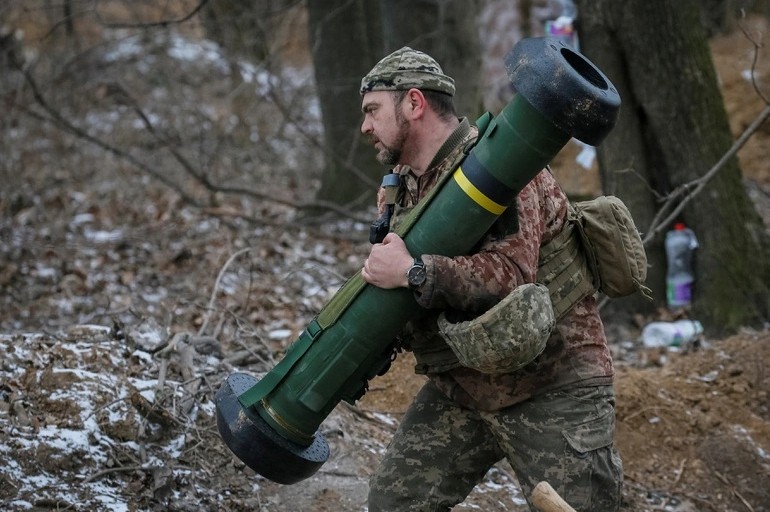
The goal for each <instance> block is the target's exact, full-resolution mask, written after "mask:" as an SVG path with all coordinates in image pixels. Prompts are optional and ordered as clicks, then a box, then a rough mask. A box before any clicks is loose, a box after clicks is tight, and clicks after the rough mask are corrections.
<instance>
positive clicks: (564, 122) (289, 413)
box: [216, 38, 620, 483]
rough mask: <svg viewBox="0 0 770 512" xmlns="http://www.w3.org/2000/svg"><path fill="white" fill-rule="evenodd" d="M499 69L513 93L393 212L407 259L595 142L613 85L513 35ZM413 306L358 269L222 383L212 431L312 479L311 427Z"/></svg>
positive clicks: (350, 393)
mask: <svg viewBox="0 0 770 512" xmlns="http://www.w3.org/2000/svg"><path fill="white" fill-rule="evenodd" d="M506 65H507V68H508V71H509V76H510V78H511V81H512V83H513V85H514V87H515V88H516V89H517V91H518V94H516V96H514V98H513V99H512V100H511V102H510V103H509V104H508V105H507V106H506V107H505V108H504V109H503V110H502V111H501V112H500V114H499V115H498V116H497V117H495V118H492V119H491V120H490V119H489V118H488V117H483V118H481V119H480V121H483V123H484V124H486V122H487V121H488V126H486V127H485V129H484V130H483V133H482V134H480V138H479V140H478V142H477V143H476V145H475V146H474V147H473V148H472V149H471V151H470V152H469V154H468V155H467V156H466V157H465V158H464V159H463V161H462V162H461V163H460V165H459V166H458V167H457V168H456V169H455V170H454V171H453V172H451V173H449V175H448V176H447V177H446V179H445V180H443V181H442V182H441V183H440V184H438V185H437V186H436V187H435V188H434V190H433V191H432V193H431V194H430V195H429V196H428V197H426V198H425V199H423V200H422V201H421V202H420V204H418V206H417V207H416V208H414V209H413V210H412V212H411V213H410V214H409V215H408V216H407V217H406V218H405V219H404V222H403V224H402V227H401V229H400V230H399V231H400V232H399V234H400V235H401V236H402V237H403V238H404V242H405V243H406V246H407V248H408V249H409V251H410V252H411V253H412V254H440V255H444V256H457V255H462V254H467V253H468V251H470V249H471V248H472V247H473V246H475V245H476V244H477V243H478V241H479V240H480V239H481V238H482V237H483V236H484V234H485V233H486V232H487V230H488V229H489V228H490V227H491V226H492V224H493V223H494V222H495V220H496V219H497V217H498V216H499V215H500V214H501V213H502V212H503V211H504V210H505V209H506V208H507V207H508V206H510V205H511V204H513V201H515V198H516V194H518V193H519V192H520V191H521V189H522V188H523V187H524V186H525V185H526V184H527V183H528V182H529V181H530V180H531V179H532V178H533V177H534V176H535V175H537V174H538V173H539V172H540V171H541V170H542V169H543V167H545V166H546V165H547V164H548V162H549V161H550V160H551V159H552V158H553V157H554V156H556V154H557V153H558V152H559V151H560V150H561V148H562V147H563V146H564V145H565V144H566V143H567V142H568V141H569V139H570V138H571V137H572V136H574V135H577V136H580V137H581V138H582V139H583V140H586V141H590V142H591V143H593V144H598V142H600V141H601V139H603V137H604V136H605V135H606V134H607V133H608V132H609V130H610V129H611V127H612V125H613V124H614V121H615V118H616V116H617V111H618V109H619V106H620V98H619V97H618V95H617V92H616V91H615V89H614V88H613V87H612V84H611V83H610V82H609V80H607V79H606V77H604V75H603V74H602V73H601V72H600V71H599V70H598V69H597V68H595V67H594V66H593V64H591V63H590V62H589V61H587V60H586V59H585V58H584V57H582V56H580V55H579V54H577V53H575V52H574V50H572V49H571V48H569V47H567V46H566V45H564V44H563V43H560V42H558V41H556V40H549V39H545V38H535V39H528V40H527V39H525V40H522V41H521V42H520V43H519V44H517V46H516V47H515V48H514V50H513V51H512V52H511V53H510V54H509V55H508V57H507V58H506ZM533 81H535V82H537V83H531V82H533ZM533 91H534V92H533ZM565 94H566V95H571V96H570V97H567V98H564V97H563V96H564V95H565ZM551 96H554V97H551ZM575 105H578V107H576V106H575ZM567 130H569V131H567ZM418 311H419V305H418V304H417V303H416V301H415V299H414V296H413V292H412V291H411V290H407V289H394V290H385V289H381V288H377V287H375V286H372V285H369V284H367V283H366V282H365V281H364V280H363V278H362V277H361V275H360V272H359V273H357V274H356V275H354V276H353V277H352V278H350V279H349V280H348V281H347V282H346V283H345V285H344V286H343V287H342V288H341V289H340V290H339V291H338V292H337V293H336V294H335V295H334V297H332V299H331V300H330V302H329V303H328V304H327V305H326V306H325V307H324V308H323V309H322V310H321V312H320V313H319V314H318V316H317V317H316V318H315V319H314V320H313V321H312V322H311V323H310V324H309V325H308V326H307V328H306V329H305V331H304V332H303V333H302V334H301V335H300V337H299V338H298V339H297V340H296V341H295V342H294V343H293V344H292V345H291V346H290V347H289V349H288V350H287V353H286V355H285V356H284V358H283V359H282V360H281V361H280V362H279V363H278V364H277V365H276V366H275V368H273V370H271V371H270V372H268V373H267V374H266V375H265V376H264V377H263V378H262V379H261V380H257V379H254V378H250V377H248V376H245V375H243V374H235V375H233V376H231V377H229V378H228V379H227V380H226V382H225V383H224V385H223V386H222V388H221V389H220V390H219V392H218V393H217V397H216V405H217V425H218V427H219V431H220V434H221V435H222V438H223V439H224V441H225V442H226V443H227V444H228V446H229V447H230V449H231V450H232V451H233V452H234V453H235V454H236V455H237V456H238V457H239V458H240V459H241V460H243V461H244V462H245V463H246V464H247V465H248V466H249V467H251V468H252V469H254V470H255V471H256V472H257V473H259V474H261V475H263V476H265V477H267V478H269V479H271V480H274V481H276V482H279V483H294V482H296V481H299V480H301V479H303V478H307V477H308V476H310V475H312V474H313V473H314V472H315V471H316V470H317V469H318V467H320V465H321V464H323V462H324V461H325V460H326V459H325V457H328V446H326V443H325V440H324V439H323V436H321V435H320V434H319V433H318V432H317V430H318V427H319V426H320V424H321V423H322V422H323V420H324V419H325V418H326V417H327V416H328V414H329V413H330V412H331V411H332V409H333V408H334V407H335V406H336V405H337V404H338V403H339V402H340V401H341V400H345V401H348V402H351V403H352V402H354V401H355V400H357V399H358V398H360V396H361V395H362V394H363V393H364V391H365V390H366V388H367V383H368V381H369V380H370V379H372V378H373V377H374V376H376V375H377V374H379V373H381V372H382V371H383V370H384V369H386V367H387V363H388V362H389V358H390V353H391V346H392V342H393V339H394V338H395V337H396V335H397V334H398V333H399V332H400V331H401V329H402V328H403V326H404V325H405V324H406V323H407V322H408V321H409V320H410V319H411V318H412V317H413V316H414V315H415V314H416V313H417V312H418Z"/></svg>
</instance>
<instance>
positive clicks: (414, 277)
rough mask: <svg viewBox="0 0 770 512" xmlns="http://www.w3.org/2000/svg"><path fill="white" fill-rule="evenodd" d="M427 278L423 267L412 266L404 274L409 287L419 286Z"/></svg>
mask: <svg viewBox="0 0 770 512" xmlns="http://www.w3.org/2000/svg"><path fill="white" fill-rule="evenodd" d="M427 276H428V275H427V271H426V270H425V265H412V266H411V267H410V268H409V272H407V274H406V279H407V280H408V281H409V284H410V285H411V286H420V285H421V284H422V283H424V282H425V279H426V278H427Z"/></svg>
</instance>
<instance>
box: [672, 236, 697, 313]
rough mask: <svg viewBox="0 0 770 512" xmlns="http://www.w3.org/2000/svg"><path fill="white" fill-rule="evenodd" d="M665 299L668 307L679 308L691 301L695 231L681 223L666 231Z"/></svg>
mask: <svg viewBox="0 0 770 512" xmlns="http://www.w3.org/2000/svg"><path fill="white" fill-rule="evenodd" d="M665 246H666V259H667V261H668V267H667V270H666V301H667V303H668V307H669V308H680V307H684V306H689V305H690V304H691V303H692V297H693V294H692V291H693V284H694V283H695V273H694V272H693V269H692V259H693V258H692V255H693V251H694V250H695V249H697V248H698V239H697V238H696V237H695V233H694V232H693V231H692V230H691V229H690V228H688V227H686V226H685V225H684V224H682V223H677V224H675V225H674V229H673V230H671V231H669V232H668V233H666V242H665Z"/></svg>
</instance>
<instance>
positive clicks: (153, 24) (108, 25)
mask: <svg viewBox="0 0 770 512" xmlns="http://www.w3.org/2000/svg"><path fill="white" fill-rule="evenodd" d="M208 1H209V0H201V1H200V3H198V5H197V6H195V8H194V9H193V10H192V11H190V12H189V13H188V14H186V15H184V16H182V17H181V18H177V19H172V20H161V21H154V22H144V23H108V22H105V21H103V20H102V17H101V16H100V15H99V10H98V9H96V17H97V19H98V20H99V22H100V23H101V24H102V26H104V27H106V28H153V27H167V26H169V25H178V24H181V23H184V22H186V21H189V20H190V18H192V17H193V16H195V15H196V14H198V12H200V10H201V9H203V6H204V5H206V4H207V3H208Z"/></svg>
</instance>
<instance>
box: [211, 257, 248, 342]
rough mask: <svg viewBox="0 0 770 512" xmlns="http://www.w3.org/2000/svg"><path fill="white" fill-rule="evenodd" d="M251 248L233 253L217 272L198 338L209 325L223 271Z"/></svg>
mask: <svg viewBox="0 0 770 512" xmlns="http://www.w3.org/2000/svg"><path fill="white" fill-rule="evenodd" d="M251 249H252V248H251V247H246V248H245V249H241V250H240V251H236V252H235V253H233V254H232V255H231V256H230V257H229V258H228V259H227V261H226V262H225V264H224V265H223V266H222V268H221V269H220V270H219V274H218V275H217V279H216V281H214V288H213V289H212V290H211V297H210V298H209V305H208V307H207V308H206V316H205V317H204V318H203V323H202V324H201V327H200V329H198V336H203V334H204V333H205V332H206V328H207V327H208V325H209V319H210V318H211V312H212V311H213V309H214V300H215V299H216V296H217V290H219V283H220V282H221V281H222V276H223V275H224V274H225V271H226V270H227V267H229V266H230V263H232V262H233V261H234V260H235V258H237V257H238V256H240V255H241V254H244V253H247V252H249V251H250V250H251Z"/></svg>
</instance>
